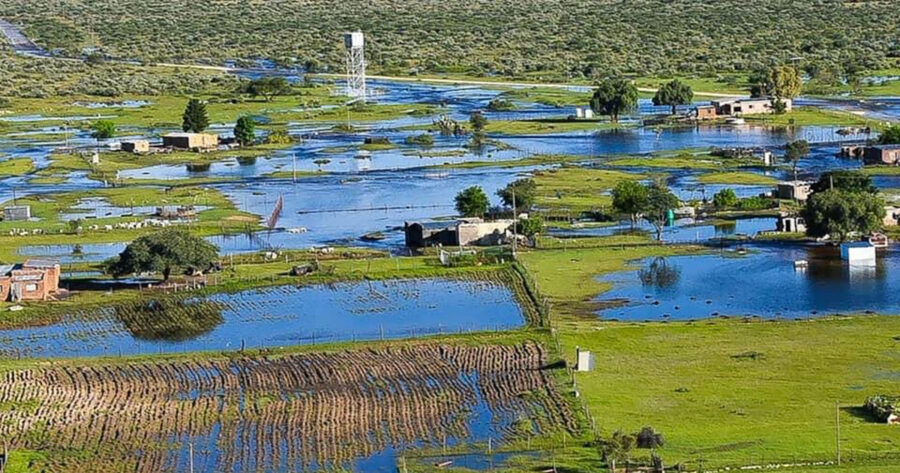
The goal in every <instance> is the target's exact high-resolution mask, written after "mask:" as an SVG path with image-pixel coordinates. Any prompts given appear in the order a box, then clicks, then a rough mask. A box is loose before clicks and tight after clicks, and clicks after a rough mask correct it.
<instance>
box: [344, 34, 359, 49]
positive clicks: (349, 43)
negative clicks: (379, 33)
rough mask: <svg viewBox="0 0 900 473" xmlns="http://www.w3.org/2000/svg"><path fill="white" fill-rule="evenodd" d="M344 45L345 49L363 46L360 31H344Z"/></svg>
mask: <svg viewBox="0 0 900 473" xmlns="http://www.w3.org/2000/svg"><path fill="white" fill-rule="evenodd" d="M344 47H345V48H347V49H355V48H361V47H363V34H362V31H354V32H353V33H344Z"/></svg>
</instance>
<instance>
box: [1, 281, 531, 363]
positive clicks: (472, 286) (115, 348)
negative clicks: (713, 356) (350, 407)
mask: <svg viewBox="0 0 900 473" xmlns="http://www.w3.org/2000/svg"><path fill="white" fill-rule="evenodd" d="M157 307H158V306H156V305H154V304H150V303H147V304H146V305H141V306H135V307H131V306H129V307H127V308H118V309H116V308H113V307H110V308H107V309H106V310H102V311H97V312H92V313H86V314H71V315H68V316H64V317H63V319H62V320H61V321H60V322H59V323H56V324H53V325H48V326H43V327H30V328H24V329H17V330H2V331H0V340H2V342H3V343H2V347H3V352H4V353H5V354H7V355H21V356H39V357H59V356H96V355H115V354H119V353H121V354H124V355H128V354H144V353H170V352H186V351H197V350H237V349H239V348H241V346H242V345H244V346H245V347H246V348H265V347H281V346H290V345H300V344H309V343H323V342H339V341H351V340H376V339H380V338H386V339H387V338H405V337H417V336H423V335H430V334H438V333H459V332H467V331H480V330H499V329H511V328H515V327H519V326H521V325H522V324H523V323H524V316H523V314H522V311H521V309H520V308H519V306H518V304H517V302H516V300H515V297H514V296H513V294H512V292H511V291H510V290H509V289H508V288H507V287H506V286H503V285H501V284H499V283H491V282H484V281H468V280H445V279H426V280H394V281H377V282H347V283H339V284H333V285H317V286H304V287H294V286H280V287H272V288H264V289H257V290H248V291H243V292H238V293H235V294H215V295H212V296H210V297H205V298H203V299H202V300H197V299H190V300H187V301H186V302H185V303H184V304H177V305H171V306H169V307H168V308H167V309H166V310H165V311H159V310H157ZM169 322H171V323H169Z"/></svg>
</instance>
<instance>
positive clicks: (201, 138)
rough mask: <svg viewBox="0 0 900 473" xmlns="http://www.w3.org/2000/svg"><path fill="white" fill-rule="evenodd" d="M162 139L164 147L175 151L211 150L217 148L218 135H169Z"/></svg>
mask: <svg viewBox="0 0 900 473" xmlns="http://www.w3.org/2000/svg"><path fill="white" fill-rule="evenodd" d="M162 139H163V146H164V147H169V148H175V149H197V150H211V149H215V148H217V147H218V146H219V135H213V134H210V133H169V134H166V135H163V137H162Z"/></svg>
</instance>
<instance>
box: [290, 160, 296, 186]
mask: <svg viewBox="0 0 900 473" xmlns="http://www.w3.org/2000/svg"><path fill="white" fill-rule="evenodd" d="M291 167H292V173H291V175H292V176H293V181H294V184H296V183H297V153H293V154H291Z"/></svg>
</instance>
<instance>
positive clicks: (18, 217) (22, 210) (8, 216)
mask: <svg viewBox="0 0 900 473" xmlns="http://www.w3.org/2000/svg"><path fill="white" fill-rule="evenodd" d="M29 219H31V206H30V205H11V206H9V207H4V208H3V220H6V221H8V222H13V221H22V220H29Z"/></svg>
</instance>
